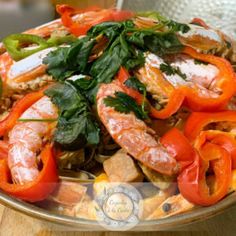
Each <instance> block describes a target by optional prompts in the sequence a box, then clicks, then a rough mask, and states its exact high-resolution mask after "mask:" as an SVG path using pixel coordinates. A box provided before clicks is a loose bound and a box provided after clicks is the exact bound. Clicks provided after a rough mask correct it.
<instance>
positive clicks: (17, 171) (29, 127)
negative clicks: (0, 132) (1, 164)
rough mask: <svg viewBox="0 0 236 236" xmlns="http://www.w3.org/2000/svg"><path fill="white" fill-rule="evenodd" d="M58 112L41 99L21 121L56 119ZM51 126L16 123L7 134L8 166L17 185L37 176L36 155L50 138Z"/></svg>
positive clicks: (39, 123) (51, 104)
mask: <svg viewBox="0 0 236 236" xmlns="http://www.w3.org/2000/svg"><path fill="white" fill-rule="evenodd" d="M57 116H58V112H57V109H56V107H55V106H54V105H53V103H52V102H51V101H50V99H49V98H48V97H43V98H41V99H40V100H39V101H38V102H36V103H35V104H34V105H33V106H31V107H30V108H29V109H28V110H26V111H25V112H24V113H23V115H22V116H21V119H56V118H57ZM52 128H53V124H52V123H46V122H34V121H31V122H18V123H17V124H16V125H15V126H14V128H13V129H12V130H11V131H10V133H9V153H8V165H9V168H10V170H11V175H12V179H13V181H14V182H15V183H17V184H24V183H27V182H30V181H32V180H34V179H35V178H36V177H37V176H38V174H39V170H38V164H37V162H38V160H37V154H38V153H39V152H40V150H41V148H42V146H43V143H44V142H45V140H48V139H49V138H50V137H51V133H52Z"/></svg>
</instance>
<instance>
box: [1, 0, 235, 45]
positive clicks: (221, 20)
mask: <svg viewBox="0 0 236 236" xmlns="http://www.w3.org/2000/svg"><path fill="white" fill-rule="evenodd" d="M61 3H67V4H70V5H73V6H77V7H81V8H83V7H87V6H89V5H99V6H102V7H112V6H113V7H114V6H118V7H119V8H125V9H131V10H137V11H144V10H158V11H160V12H161V13H162V14H163V15H166V16H168V17H170V18H173V19H175V20H179V21H182V22H187V21H190V20H191V19H192V18H194V17H200V18H202V19H204V20H205V21H206V22H207V23H208V24H209V25H211V26H213V27H215V28H219V29H221V30H223V31H224V32H226V33H227V34H228V35H230V36H231V37H234V38H236V0H117V1H115V0H0V40H1V38H3V37H4V36H6V35H8V34H10V33H19V32H22V31H24V30H26V29H29V28H32V27H35V26H38V25H41V24H43V23H46V22H48V21H50V20H52V19H54V18H55V16H56V14H55V5H56V4H61Z"/></svg>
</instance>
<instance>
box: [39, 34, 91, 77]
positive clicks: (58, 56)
mask: <svg viewBox="0 0 236 236" xmlns="http://www.w3.org/2000/svg"><path fill="white" fill-rule="evenodd" d="M94 45H95V40H93V39H92V40H91V39H90V38H89V37H84V38H82V39H78V40H77V41H76V42H74V43H73V44H72V45H71V46H69V47H61V48H58V49H57V50H55V51H53V52H50V53H49V54H48V55H47V57H46V58H44V60H43V63H44V64H46V65H47V66H48V69H47V72H48V74H50V75H52V76H53V77H54V79H55V80H57V81H64V80H65V79H66V78H68V77H70V76H71V75H73V74H76V73H84V72H85V70H86V66H87V64H88V57H89V55H90V53H91V51H92V49H93V46H94Z"/></svg>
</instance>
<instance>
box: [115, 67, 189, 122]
mask: <svg viewBox="0 0 236 236" xmlns="http://www.w3.org/2000/svg"><path fill="white" fill-rule="evenodd" d="M129 78H130V75H129V72H128V71H127V70H126V69H125V68H124V67H121V68H120V70H119V72H118V76H117V79H118V80H119V81H120V83H121V86H122V88H123V89H124V91H125V92H126V93H127V94H128V95H129V96H131V97H133V98H134V99H135V100H136V102H137V103H138V104H139V105H141V104H142V103H143V101H144V99H145V98H144V97H143V95H142V94H140V93H139V92H138V91H136V90H134V89H132V88H128V87H127V86H125V84H124V83H125V81H126V80H127V79H129ZM183 100H184V95H183V93H182V92H181V91H180V90H174V91H173V93H172V94H171V96H170V99H169V102H168V104H167V105H166V107H165V108H164V109H162V110H161V111H158V110H157V109H155V108H154V107H153V106H151V104H150V103H148V106H149V108H150V116H152V117H153V118H157V119H166V118H168V117H170V116H171V115H173V114H174V113H176V112H177V111H178V109H179V108H180V106H181V105H182V103H183ZM146 102H147V101H146Z"/></svg>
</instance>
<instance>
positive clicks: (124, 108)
mask: <svg viewBox="0 0 236 236" xmlns="http://www.w3.org/2000/svg"><path fill="white" fill-rule="evenodd" d="M104 103H105V105H106V106H109V107H113V108H114V109H115V110H116V111H118V112H121V113H125V114H128V113H130V112H134V114H135V115H136V117H137V118H138V119H141V120H146V119H148V115H147V112H146V111H143V109H142V107H141V106H139V105H138V104H137V103H136V101H135V100H134V99H133V98H132V97H130V96H129V95H127V94H126V93H123V92H116V93H115V96H114V97H112V96H108V97H106V98H105V99H104Z"/></svg>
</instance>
